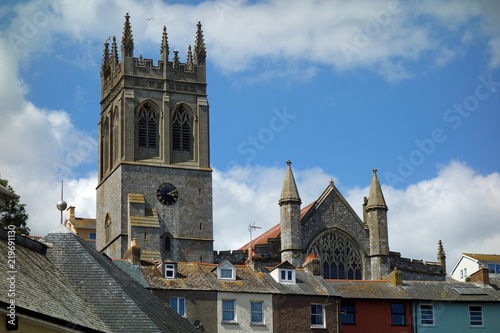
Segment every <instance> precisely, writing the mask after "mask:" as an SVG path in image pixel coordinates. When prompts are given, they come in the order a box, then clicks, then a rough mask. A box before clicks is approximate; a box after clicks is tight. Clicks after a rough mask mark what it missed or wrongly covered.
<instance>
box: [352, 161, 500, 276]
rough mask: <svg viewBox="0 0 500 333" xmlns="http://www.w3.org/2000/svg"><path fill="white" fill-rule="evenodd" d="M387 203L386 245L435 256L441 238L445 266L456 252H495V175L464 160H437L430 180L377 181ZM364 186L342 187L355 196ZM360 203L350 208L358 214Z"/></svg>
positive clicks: (499, 230) (415, 255) (498, 189)
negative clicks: (403, 185)
mask: <svg viewBox="0 0 500 333" xmlns="http://www.w3.org/2000/svg"><path fill="white" fill-rule="evenodd" d="M382 190H383V192H384V196H385V200H386V203H387V205H388V207H389V212H388V221H389V242H390V248H391V251H396V252H401V254H402V256H404V257H410V258H412V259H424V260H427V261H436V256H437V243H438V240H440V239H441V240H442V241H443V244H444V247H445V251H446V253H447V264H448V269H451V268H452V267H453V265H454V264H455V261H456V260H457V259H458V257H459V255H460V253H462V252H473V253H498V252H499V251H500V249H499V247H498V244H499V243H498V240H499V237H500V224H498V216H499V214H500V207H499V206H498V204H497V203H498V201H499V200H500V175H499V174H498V173H492V174H490V175H481V174H478V173H476V172H475V171H474V170H473V169H472V168H471V167H469V166H467V165H466V164H465V163H460V162H456V161H454V162H451V163H450V164H448V165H446V166H441V167H440V169H439V172H438V175H437V176H436V177H435V178H433V179H430V180H426V181H421V182H419V183H417V184H413V185H410V186H409V187H407V188H406V189H402V190H398V189H394V188H393V187H390V186H382ZM368 191H369V187H366V188H364V189H353V190H350V191H348V196H347V200H349V201H358V202H360V203H361V201H360V200H359V198H360V196H362V195H363V193H365V194H364V195H366V194H367V193H368ZM359 207H360V205H357V204H355V205H354V206H353V208H354V209H355V210H356V211H357V212H358V214H361V209H360V208H359Z"/></svg>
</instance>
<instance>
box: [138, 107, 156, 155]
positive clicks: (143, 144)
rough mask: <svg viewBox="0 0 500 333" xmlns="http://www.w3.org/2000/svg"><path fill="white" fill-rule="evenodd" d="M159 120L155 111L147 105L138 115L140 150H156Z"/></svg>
mask: <svg viewBox="0 0 500 333" xmlns="http://www.w3.org/2000/svg"><path fill="white" fill-rule="evenodd" d="M157 123H158V122H157V120H156V114H155V112H154V109H153V108H152V107H151V106H150V105H148V104H145V105H143V106H142V107H141V109H140V110H139V114H138V133H139V137H138V141H139V147H140V148H156V142H157V138H156V137H157V132H158V131H157Z"/></svg>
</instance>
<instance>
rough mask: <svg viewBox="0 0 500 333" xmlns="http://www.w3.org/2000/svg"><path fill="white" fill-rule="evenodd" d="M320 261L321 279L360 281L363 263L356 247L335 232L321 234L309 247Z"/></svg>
mask: <svg viewBox="0 0 500 333" xmlns="http://www.w3.org/2000/svg"><path fill="white" fill-rule="evenodd" d="M311 253H315V254H316V255H317V256H318V258H319V259H320V261H321V271H322V274H323V278H325V279H333V280H346V279H347V280H361V279H362V276H363V264H362V263H363V262H362V260H361V256H360V255H359V252H358V251H357V250H356V247H355V246H354V245H353V244H352V243H351V242H350V241H349V240H348V239H346V237H344V236H343V235H341V234H340V233H337V232H335V231H333V232H330V233H326V234H323V235H322V236H321V237H319V238H318V239H317V240H316V242H315V243H314V244H313V245H312V246H311V250H310V251H309V254H311Z"/></svg>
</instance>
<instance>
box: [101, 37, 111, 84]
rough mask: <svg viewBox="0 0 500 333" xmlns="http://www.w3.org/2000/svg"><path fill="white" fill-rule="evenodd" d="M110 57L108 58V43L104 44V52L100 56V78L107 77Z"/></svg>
mask: <svg viewBox="0 0 500 333" xmlns="http://www.w3.org/2000/svg"><path fill="white" fill-rule="evenodd" d="M110 62H111V61H110V57H109V43H108V42H107V41H106V43H104V52H103V55H102V65H101V76H104V77H106V76H108V75H109V72H110V69H111V67H110Z"/></svg>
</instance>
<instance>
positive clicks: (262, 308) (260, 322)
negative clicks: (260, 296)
mask: <svg viewBox="0 0 500 333" xmlns="http://www.w3.org/2000/svg"><path fill="white" fill-rule="evenodd" d="M254 303H257V304H260V306H261V308H260V311H254V310H252V304H254ZM254 313H258V314H260V315H261V317H262V320H261V321H253V320H252V318H253V316H252V315H253V314H254ZM250 324H257V325H263V324H264V301H250Z"/></svg>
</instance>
